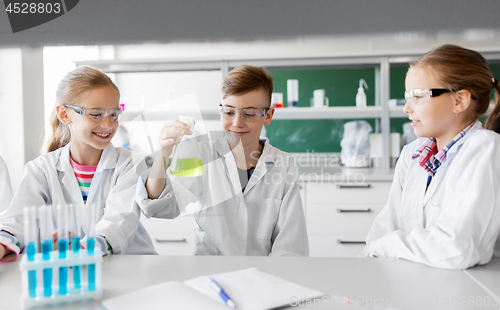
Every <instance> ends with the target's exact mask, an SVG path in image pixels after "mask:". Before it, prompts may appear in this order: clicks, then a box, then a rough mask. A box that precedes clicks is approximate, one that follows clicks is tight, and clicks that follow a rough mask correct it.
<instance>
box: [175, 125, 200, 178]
mask: <svg viewBox="0 0 500 310" xmlns="http://www.w3.org/2000/svg"><path fill="white" fill-rule="evenodd" d="M179 120H180V121H181V122H184V123H186V124H188V125H189V127H190V129H191V131H193V129H194V116H179ZM169 169H170V173H171V174H172V175H174V176H179V177H197V176H200V175H202V174H203V172H205V169H204V168H203V160H202V158H201V152H200V149H199V146H198V140H197V139H196V137H194V136H193V135H184V136H182V139H181V141H180V142H179V143H178V144H177V145H176V146H175V148H174V152H173V155H172V161H171V162H170V167H169Z"/></svg>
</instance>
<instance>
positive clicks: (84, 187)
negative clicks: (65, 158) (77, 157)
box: [69, 157, 97, 201]
mask: <svg viewBox="0 0 500 310" xmlns="http://www.w3.org/2000/svg"><path fill="white" fill-rule="evenodd" d="M69 160H70V162H71V167H73V170H74V171H75V176H76V180H77V181H78V186H80V191H81V192H82V197H83V201H87V197H88V196H89V189H90V184H91V183H92V179H93V178H94V174H95V171H96V169H97V166H82V165H79V164H77V163H76V162H75V161H74V160H73V158H71V157H70V158H69Z"/></svg>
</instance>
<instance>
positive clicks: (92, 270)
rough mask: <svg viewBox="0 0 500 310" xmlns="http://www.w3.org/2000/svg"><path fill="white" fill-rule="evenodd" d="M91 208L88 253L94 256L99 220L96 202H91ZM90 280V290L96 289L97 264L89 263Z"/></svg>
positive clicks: (88, 217)
mask: <svg viewBox="0 0 500 310" xmlns="http://www.w3.org/2000/svg"><path fill="white" fill-rule="evenodd" d="M88 207H89V209H88V210H87V215H88V216H87V223H88V225H89V226H88V230H87V251H88V255H91V256H93V255H94V247H95V224H96V221H97V218H96V214H97V212H96V208H97V205H96V204H95V203H91V204H90V205H89V206H88ZM88 280H89V291H95V290H96V287H95V264H89V265H88Z"/></svg>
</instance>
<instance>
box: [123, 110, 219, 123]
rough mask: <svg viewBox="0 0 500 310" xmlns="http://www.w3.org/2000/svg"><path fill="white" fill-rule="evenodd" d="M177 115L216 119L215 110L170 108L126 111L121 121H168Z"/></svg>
mask: <svg viewBox="0 0 500 310" xmlns="http://www.w3.org/2000/svg"><path fill="white" fill-rule="evenodd" d="M179 115H193V116H194V117H195V119H200V118H201V119H203V120H206V121H208V120H218V119H219V118H220V116H219V113H218V112H217V110H202V111H194V110H172V111H146V112H142V111H127V112H125V113H123V116H122V119H121V120H122V121H127V122H130V121H134V122H135V121H168V120H176V119H179Z"/></svg>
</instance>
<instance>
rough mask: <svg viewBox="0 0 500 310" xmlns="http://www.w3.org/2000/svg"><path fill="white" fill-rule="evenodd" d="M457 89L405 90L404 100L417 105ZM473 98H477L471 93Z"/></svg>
mask: <svg viewBox="0 0 500 310" xmlns="http://www.w3.org/2000/svg"><path fill="white" fill-rule="evenodd" d="M457 91H458V90H457V89H446V88H430V89H419V88H416V89H410V90H407V91H405V102H410V103H413V104H414V105H419V104H421V103H424V102H425V101H427V100H429V99H430V98H433V97H438V96H441V95H442V94H444V93H454V92H457ZM471 98H472V99H473V100H477V98H476V96H474V95H471Z"/></svg>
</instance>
